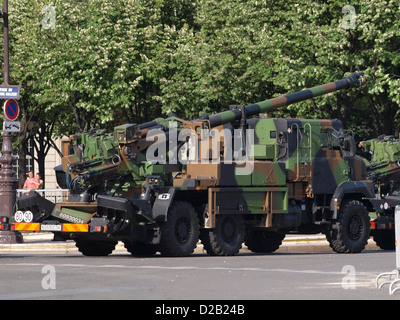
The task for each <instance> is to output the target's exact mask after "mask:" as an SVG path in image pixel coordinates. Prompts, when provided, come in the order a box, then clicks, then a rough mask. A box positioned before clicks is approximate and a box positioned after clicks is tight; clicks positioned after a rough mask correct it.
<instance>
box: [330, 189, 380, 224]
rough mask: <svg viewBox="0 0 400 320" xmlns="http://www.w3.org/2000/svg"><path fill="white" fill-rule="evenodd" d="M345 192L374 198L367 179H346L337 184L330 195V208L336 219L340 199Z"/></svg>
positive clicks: (340, 202)
mask: <svg viewBox="0 0 400 320" xmlns="http://www.w3.org/2000/svg"><path fill="white" fill-rule="evenodd" d="M347 194H354V195H361V196H362V197H363V198H375V193H374V188H373V185H372V183H371V182H369V181H347V182H345V183H343V184H341V185H340V186H338V187H337V188H336V190H335V192H334V194H333V196H332V200H331V204H330V207H331V210H332V212H333V215H332V218H333V219H337V217H338V207H340V205H341V204H342V200H343V198H344V197H345V195H347Z"/></svg>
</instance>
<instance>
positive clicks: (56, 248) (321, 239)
mask: <svg viewBox="0 0 400 320" xmlns="http://www.w3.org/2000/svg"><path fill="white" fill-rule="evenodd" d="M52 239H53V234H51V233H50V234H48V233H47V234H46V233H37V234H25V235H24V241H25V242H24V243H17V244H0V253H13V254H14V253H15V254H17V253H27V252H28V253H43V254H44V253H73V252H79V251H78V248H77V247H76V246H75V242H74V241H73V240H68V241H66V242H63V241H61V242H60V241H51V240H52ZM365 250H381V249H380V248H379V247H378V246H377V245H376V244H375V241H373V240H372V239H369V240H368V244H367V246H366V247H365ZM324 251H325V252H326V251H328V252H333V251H332V249H331V248H330V247H329V243H328V241H327V240H326V238H325V236H323V235H307V236H298V235H296V236H293V235H288V236H287V237H286V238H285V240H283V241H282V245H281V246H280V247H279V249H278V250H277V251H275V252H277V253H285V252H286V253H288V252H289V253H290V252H324ZM114 253H127V254H128V252H127V250H126V249H125V247H124V244H123V242H121V241H120V242H118V244H117V246H116V248H115V250H114ZM194 253H195V254H206V251H205V250H204V248H203V245H202V244H201V243H198V244H197V247H196V248H195V250H194ZM240 253H251V251H250V250H249V249H247V247H246V246H245V245H243V246H242V249H241V250H240Z"/></svg>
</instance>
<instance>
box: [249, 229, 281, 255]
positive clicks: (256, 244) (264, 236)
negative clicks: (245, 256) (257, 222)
mask: <svg viewBox="0 0 400 320" xmlns="http://www.w3.org/2000/svg"><path fill="white" fill-rule="evenodd" d="M284 238H285V234H284V233H280V232H275V231H266V230H247V231H246V236H245V238H244V243H245V245H246V246H247V248H249V250H251V251H253V252H256V253H271V252H274V251H276V250H278V249H279V247H280V245H281V244H282V240H283V239H284Z"/></svg>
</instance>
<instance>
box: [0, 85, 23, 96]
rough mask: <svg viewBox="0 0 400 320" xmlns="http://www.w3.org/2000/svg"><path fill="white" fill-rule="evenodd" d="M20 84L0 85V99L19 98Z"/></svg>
mask: <svg viewBox="0 0 400 320" xmlns="http://www.w3.org/2000/svg"><path fill="white" fill-rule="evenodd" d="M20 91H21V86H12V85H1V86H0V99H19V98H20V96H19V95H20Z"/></svg>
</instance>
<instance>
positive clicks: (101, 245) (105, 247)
mask: <svg viewBox="0 0 400 320" xmlns="http://www.w3.org/2000/svg"><path fill="white" fill-rule="evenodd" d="M117 243H118V242H117V241H101V240H82V239H77V240H75V245H76V246H77V248H78V250H79V252H81V253H82V254H83V255H84V256H108V255H109V254H111V252H113V250H114V249H115V246H116V245H117Z"/></svg>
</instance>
